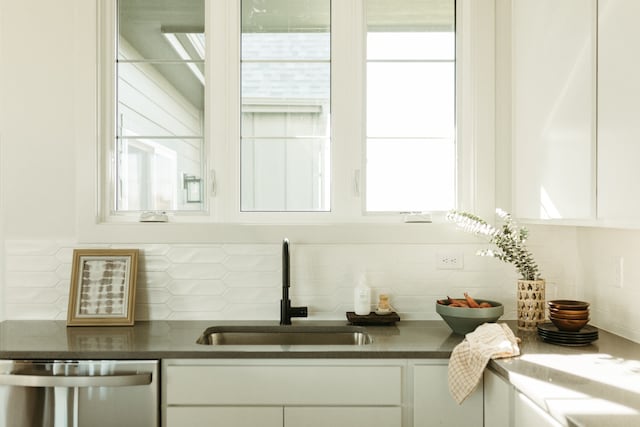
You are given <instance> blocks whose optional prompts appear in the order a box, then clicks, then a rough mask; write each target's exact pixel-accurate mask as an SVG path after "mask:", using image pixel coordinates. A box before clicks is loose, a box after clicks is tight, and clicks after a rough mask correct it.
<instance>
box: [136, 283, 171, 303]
mask: <svg viewBox="0 0 640 427" xmlns="http://www.w3.org/2000/svg"><path fill="white" fill-rule="evenodd" d="M169 298H171V294H170V293H169V292H168V291H167V290H166V289H154V288H144V287H139V288H137V289H136V304H137V303H141V304H162V303H166V302H167V301H169Z"/></svg>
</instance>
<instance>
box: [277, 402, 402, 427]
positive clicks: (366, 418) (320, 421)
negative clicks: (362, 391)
mask: <svg viewBox="0 0 640 427" xmlns="http://www.w3.org/2000/svg"><path fill="white" fill-rule="evenodd" d="M284 425H285V426H296V427H301V426H304V427H354V426H355V427H371V426H385V427H386V426H392V427H401V425H402V409H401V408H400V407H399V406H396V407H321V408H318V407H313V408H299V407H293V408H284Z"/></svg>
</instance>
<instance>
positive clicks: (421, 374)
mask: <svg viewBox="0 0 640 427" xmlns="http://www.w3.org/2000/svg"><path fill="white" fill-rule="evenodd" d="M447 366H448V365H447V362H444V364H438V365H417V366H414V369H413V426H414V427H430V426H448V427H460V426H465V427H482V426H483V422H484V420H483V418H482V406H483V405H482V383H480V384H479V385H478V388H477V389H476V390H475V391H474V392H473V393H472V394H471V396H469V397H467V399H466V400H465V401H464V402H462V405H458V404H457V403H456V401H455V400H453V397H451V395H450V394H449V383H448V377H447Z"/></svg>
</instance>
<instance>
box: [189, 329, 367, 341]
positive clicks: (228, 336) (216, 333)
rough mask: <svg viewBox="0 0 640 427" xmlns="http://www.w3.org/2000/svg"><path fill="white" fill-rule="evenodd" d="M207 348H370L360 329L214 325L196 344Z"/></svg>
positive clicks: (364, 334)
mask: <svg viewBox="0 0 640 427" xmlns="http://www.w3.org/2000/svg"><path fill="white" fill-rule="evenodd" d="M196 342H197V343H198V344H205V345H366V344H370V343H371V342H372V339H371V336H370V335H369V334H368V333H367V331H366V330H365V329H364V328H361V327H358V326H212V327H210V328H207V329H206V330H205V331H204V332H203V333H202V335H201V336H200V337H199V338H198V340H197V341H196Z"/></svg>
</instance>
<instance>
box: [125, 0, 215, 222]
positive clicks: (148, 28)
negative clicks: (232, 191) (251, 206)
mask: <svg viewBox="0 0 640 427" xmlns="http://www.w3.org/2000/svg"><path fill="white" fill-rule="evenodd" d="M117 46H118V52H117V57H116V58H115V65H116V74H117V82H116V94H117V102H116V108H117V111H116V118H117V119H116V141H115V144H116V146H115V149H114V152H115V156H116V175H115V184H114V185H115V188H116V191H115V193H116V195H115V209H116V211H140V210H173V211H181V210H202V209H204V201H203V200H202V194H204V189H203V188H202V185H203V180H202V176H203V173H204V172H203V171H204V164H205V161H204V150H203V135H204V119H203V118H204V83H205V82H204V61H205V54H204V51H205V35H204V0H173V1H171V2H164V1H163V2H152V1H147V0H118V43H117ZM187 191H189V192H188V193H187ZM187 196H189V197H187Z"/></svg>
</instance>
